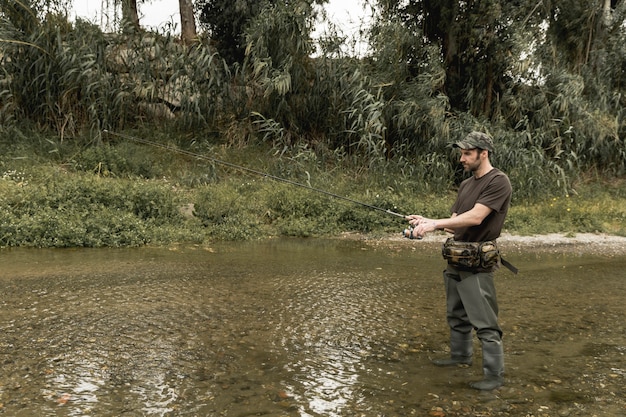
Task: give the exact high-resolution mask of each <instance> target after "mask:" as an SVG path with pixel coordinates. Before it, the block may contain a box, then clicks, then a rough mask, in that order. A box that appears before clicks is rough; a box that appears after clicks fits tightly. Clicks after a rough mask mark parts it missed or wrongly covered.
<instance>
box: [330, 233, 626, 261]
mask: <svg viewBox="0 0 626 417" xmlns="http://www.w3.org/2000/svg"><path fill="white" fill-rule="evenodd" d="M447 236H449V235H446V234H444V233H434V234H429V235H427V236H425V237H424V239H422V240H421V241H415V240H409V239H405V238H403V237H402V236H401V235H400V234H394V235H389V236H385V237H371V236H367V235H361V234H353V233H346V234H343V235H342V236H341V237H342V238H347V239H357V240H364V241H367V242H370V243H375V244H376V245H383V244H385V243H388V244H393V245H396V244H407V245H415V244H424V245H432V246H438V245H440V244H441V243H442V242H443V241H444V240H445V238H446V237H447ZM498 243H499V245H500V249H501V250H502V252H503V253H514V252H528V251H537V252H548V253H586V254H590V255H607V256H619V255H626V236H614V235H606V234H596V233H577V234H572V235H570V234H561V233H550V234H546V235H534V236H520V235H513V234H510V233H504V234H503V235H502V236H501V237H500V238H499V239H498Z"/></svg>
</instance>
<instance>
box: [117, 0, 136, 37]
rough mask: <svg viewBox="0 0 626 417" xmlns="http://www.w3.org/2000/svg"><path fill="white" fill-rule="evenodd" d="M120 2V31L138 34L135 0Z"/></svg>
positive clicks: (122, 0)
mask: <svg viewBox="0 0 626 417" xmlns="http://www.w3.org/2000/svg"><path fill="white" fill-rule="evenodd" d="M121 2H122V30H123V31H124V32H131V33H133V32H139V29H140V27H139V13H137V0H121Z"/></svg>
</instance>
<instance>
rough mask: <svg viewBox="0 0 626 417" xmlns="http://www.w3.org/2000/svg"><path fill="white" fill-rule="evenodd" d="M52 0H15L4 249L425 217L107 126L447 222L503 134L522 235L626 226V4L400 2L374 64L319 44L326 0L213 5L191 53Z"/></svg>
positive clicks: (578, 0) (5, 19)
mask: <svg viewBox="0 0 626 417" xmlns="http://www.w3.org/2000/svg"><path fill="white" fill-rule="evenodd" d="M44 3H46V4H47V5H46V7H43V6H39V5H38V4H39V3H37V2H29V1H22V2H13V1H9V0H0V7H1V8H0V61H1V63H2V73H1V74H0V123H1V127H0V147H1V149H2V155H1V157H0V174H2V178H1V179H0V192H1V195H0V210H1V212H2V215H0V246H18V245H33V246H109V245H113V246H125V245H142V244H146V243H159V244H160V243H166V242H171V241H192V242H202V241H206V240H210V239H244V238H256V237H259V236H271V235H289V236H309V235H319V234H334V233H337V232H339V231H359V232H369V233H388V232H391V231H398V230H400V229H401V228H402V227H403V226H404V224H403V223H402V222H401V221H400V222H399V221H398V219H397V218H394V217H393V216H387V215H385V214H384V213H381V212H379V211H376V210H369V209H367V208H364V207H361V206H359V205H351V204H345V203H344V202H340V201H336V199H333V198H329V197H328V196H324V195H322V194H320V193H315V192H312V191H309V190H305V189H304V188H298V187H293V186H289V185H288V184H280V183H278V184H277V183H276V182H274V181H271V180H269V179H268V178H264V177H263V176H256V177H255V176H254V175H249V174H246V173H242V172H240V171H237V170H236V169H235V170H233V169H226V168H225V167H223V166H220V164H219V163H218V164H216V163H215V162H211V161H207V160H206V159H205V160H203V159H197V158H193V155H189V154H188V155H182V154H178V153H174V152H171V151H167V150H164V149H162V148H155V147H150V146H148V145H145V144H144V145H142V144H138V143H134V142H133V141H132V140H128V139H124V137H121V136H117V135H115V134H110V133H107V132H125V133H126V134H128V135H129V136H131V137H138V138H147V139H150V140H152V141H154V142H157V143H160V144H165V145H167V146H169V147H171V148H175V149H180V150H185V151H188V152H191V153H193V154H198V155H211V156H212V157H215V158H218V159H219V160H225V161H230V162H232V163H234V164H238V165H242V166H246V167H251V168H254V169H258V170H259V171H260V172H267V173H270V174H272V175H276V176H279V177H281V178H289V179H292V180H294V181H297V182H299V183H303V184H308V185H311V186H313V187H316V188H320V189H326V190H329V191H331V192H333V193H337V194H340V195H345V196H349V197H350V198H353V199H355V200H358V201H363V202H365V203H367V204H371V205H375V206H377V207H382V208H384V209H391V210H394V211H400V212H403V213H408V212H421V213H425V214H428V215H433V216H435V215H445V214H446V213H447V208H448V207H449V204H450V199H451V198H452V196H453V195H454V194H453V192H454V187H455V185H456V184H458V182H459V181H460V180H461V179H462V177H463V174H462V172H461V171H460V170H459V167H458V164H457V162H456V159H457V155H456V154H455V153H454V151H453V150H452V149H451V148H450V147H449V143H450V142H451V141H453V140H455V139H458V138H461V137H462V136H464V135H465V134H466V133H467V132H469V131H470V130H474V129H477V130H484V131H487V132H489V133H490V134H492V135H493V136H494V138H495V139H496V142H497V147H498V150H497V152H496V153H495V155H494V158H493V159H494V160H493V162H494V165H496V166H498V167H499V168H501V169H503V170H504V171H506V172H507V173H508V174H509V176H510V178H511V181H512V183H513V186H514V193H515V194H514V207H513V210H512V213H511V216H510V219H509V221H508V223H507V228H508V229H509V230H511V231H515V232H518V233H544V232H557V231H567V232H578V231H591V232H594V231H601V232H609V233H619V234H624V233H625V231H624V226H623V224H624V220H625V219H626V213H625V209H624V207H626V205H625V204H624V200H625V199H626V191H625V190H624V186H623V184H624V182H623V180H624V175H625V173H626V144H625V143H624V142H625V139H624V138H625V137H626V121H625V114H624V109H625V108H626V106H625V105H626V95H625V94H624V93H625V90H626V88H625V83H624V81H625V80H626V78H625V76H626V46H625V45H626V42H625V41H626V39H625V37H626V29H625V27H626V25H625V18H626V5H625V2H624V1H608V0H607V1H588V0H561V1H556V2H536V1H523V0H520V1H515V2H511V1H504V0H490V1H481V2H474V1H469V2H458V1H442V2H426V1H418V0H414V1H408V2H402V3H399V2H395V1H389V0H380V1H378V2H377V4H376V5H377V10H378V12H377V13H378V14H377V18H376V20H375V22H376V23H375V24H374V25H373V26H372V27H370V28H368V30H367V36H368V37H369V42H370V45H371V50H370V51H369V52H368V54H367V55H365V56H354V55H352V54H349V53H346V52H345V50H346V45H345V42H344V38H343V37H342V36H341V34H340V33H338V32H333V31H331V32H330V33H327V34H326V35H325V36H324V37H323V38H322V39H320V41H319V42H314V41H313V40H312V39H311V38H310V35H311V30H312V27H313V23H314V16H315V10H316V9H315V8H314V7H313V6H314V4H313V2H306V1H291V0H285V1H271V2H269V1H268V2H223V1H218V0H214V1H203V2H198V14H199V16H201V17H202V16H205V17H204V21H202V20H201V23H203V24H204V27H205V29H206V30H205V31H203V32H202V33H201V35H200V36H199V37H198V39H197V41H196V42H195V43H194V44H192V45H185V44H182V43H181V42H179V41H178V39H177V37H176V36H175V35H174V34H172V33H170V32H169V31H166V32H164V33H149V32H144V33H139V34H138V33H132V32H131V33H128V32H120V33H103V32H102V31H101V29H100V28H98V27H97V26H95V25H93V24H91V23H89V22H85V21H82V20H78V21H76V22H70V21H69V20H68V19H67V17H66V15H65V14H64V12H63V9H62V7H60V6H59V5H58V3H54V2H44ZM51 3H52V4H56V5H57V7H56V8H55V7H52V6H50V4H51ZM248 3H250V5H252V4H254V7H252V6H251V7H249V8H247V9H245V10H244V11H240V14H239V16H240V17H241V19H238V20H234V19H233V16H234V15H236V14H237V12H238V9H235V6H236V5H239V6H241V4H248ZM433 3H436V4H433ZM229 5H231V6H229ZM400 5H402V7H400ZM218 6H219V7H218ZM220 7H221V8H224V7H232V8H231V9H228V10H225V12H224V15H225V16H226V17H225V19H229V20H228V22H235V23H236V24H232V23H231V24H230V25H227V24H226V21H221V22H220V21H219V19H217V18H216V16H215V14H207V13H206V11H207V10H208V11H210V10H215V9H219V8H220ZM203 11H204V12H205V13H204V14H203ZM244 12H245V13H244ZM207 16H210V17H211V19H212V20H211V19H209V18H208V17H207ZM216 19H217V20H216ZM218 28H220V30H218ZM225 28H228V30H226V29H225ZM233 30H234V31H235V32H237V31H240V33H234V34H233V33H232V31H233ZM229 31H230V32H229ZM226 32H228V33H226ZM220 34H221V37H220ZM187 204H193V205H194V208H195V216H193V217H190V216H188V215H185V213H183V212H181V210H180V207H183V206H185V205H187Z"/></svg>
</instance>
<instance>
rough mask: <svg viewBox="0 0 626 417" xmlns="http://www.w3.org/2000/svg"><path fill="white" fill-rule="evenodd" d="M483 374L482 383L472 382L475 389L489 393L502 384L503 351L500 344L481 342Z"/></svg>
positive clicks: (499, 342) (498, 342) (471, 384)
mask: <svg viewBox="0 0 626 417" xmlns="http://www.w3.org/2000/svg"><path fill="white" fill-rule="evenodd" d="M482 346H483V373H484V375H485V377H484V379H483V380H482V381H477V382H472V383H470V386H471V387H472V388H475V389H479V390H483V391H490V390H492V389H496V388H499V387H501V386H502V385H503V384H504V350H503V348H502V342H501V341H497V342H492V341H483V342H482Z"/></svg>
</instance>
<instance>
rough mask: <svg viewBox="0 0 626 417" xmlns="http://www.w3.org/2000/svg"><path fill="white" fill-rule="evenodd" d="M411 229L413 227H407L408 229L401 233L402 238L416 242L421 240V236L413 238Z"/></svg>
mask: <svg viewBox="0 0 626 417" xmlns="http://www.w3.org/2000/svg"><path fill="white" fill-rule="evenodd" d="M413 229H415V228H414V227H413V226H409V228H408V229H404V230H403V231H402V236H403V237H405V238H407V239H417V240H421V239H422V237H421V236H413Z"/></svg>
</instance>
